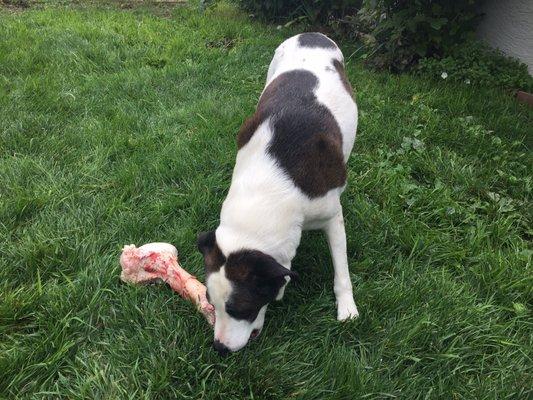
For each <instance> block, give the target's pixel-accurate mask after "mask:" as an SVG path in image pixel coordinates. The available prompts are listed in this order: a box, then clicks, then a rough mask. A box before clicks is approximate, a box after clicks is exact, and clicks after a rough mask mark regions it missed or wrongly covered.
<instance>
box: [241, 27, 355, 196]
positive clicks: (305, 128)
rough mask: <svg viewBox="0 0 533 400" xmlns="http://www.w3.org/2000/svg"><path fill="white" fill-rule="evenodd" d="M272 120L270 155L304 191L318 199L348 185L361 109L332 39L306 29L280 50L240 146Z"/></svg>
mask: <svg viewBox="0 0 533 400" xmlns="http://www.w3.org/2000/svg"><path fill="white" fill-rule="evenodd" d="M267 119H269V123H270V127H271V129H272V134H273V135H272V140H271V141H270V143H269V146H268V153H269V154H270V156H271V157H273V158H274V159H275V160H276V161H277V163H278V165H279V166H280V167H281V168H283V170H284V171H285V172H286V173H287V174H288V175H289V176H290V177H291V179H292V180H293V182H294V183H295V185H296V186H297V187H298V188H299V189H300V190H301V191H302V192H304V193H305V194H306V195H307V196H308V197H310V198H316V197H320V196H323V195H325V194H326V193H327V192H328V191H329V190H331V189H333V188H336V187H342V186H343V185H344V183H345V181H346V167H345V162H346V161H347V159H348V156H349V154H350V151H351V148H352V146H353V142H354V139H355V131H356V125H357V109H356V107H355V103H354V101H353V99H352V88H351V86H350V84H349V83H348V81H347V79H346V76H345V74H344V66H343V56H342V53H341V51H340V49H339V48H338V47H337V45H336V44H335V43H334V42H333V41H332V40H330V39H329V38H327V37H326V36H324V35H322V34H320V33H304V34H300V35H297V36H294V37H292V38H290V39H287V40H286V41H285V42H283V43H282V44H281V45H280V46H279V47H278V48H277V49H276V52H275V55H274V58H273V59H272V62H271V64H270V67H269V71H268V76H267V84H266V86H265V89H264V91H263V93H262V95H261V98H260V100H259V103H258V106H257V111H256V113H255V114H254V115H253V116H252V117H251V118H249V119H248V120H247V121H246V122H245V123H244V125H243V126H242V127H241V130H240V132H239V135H238V140H237V143H238V146H239V149H241V148H242V147H243V146H245V145H246V144H247V143H248V141H249V140H250V139H251V137H252V136H253V135H254V133H255V132H256V130H257V128H258V127H259V125H260V124H261V123H262V122H264V121H266V120H267Z"/></svg>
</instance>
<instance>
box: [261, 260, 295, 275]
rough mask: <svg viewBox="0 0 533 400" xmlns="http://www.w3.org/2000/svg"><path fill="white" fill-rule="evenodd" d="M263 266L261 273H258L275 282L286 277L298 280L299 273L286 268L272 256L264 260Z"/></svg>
mask: <svg viewBox="0 0 533 400" xmlns="http://www.w3.org/2000/svg"><path fill="white" fill-rule="evenodd" d="M262 264H263V265H262V268H261V270H260V271H258V273H259V274H260V275H261V276H262V277H264V278H266V279H272V280H274V279H279V278H285V277H286V276H288V277H290V278H291V279H297V278H298V273H297V272H295V271H291V270H290V269H288V268H285V267H284V266H283V265H281V264H280V263H278V262H277V261H276V260H274V258H272V257H270V256H266V258H264V259H263V261H262Z"/></svg>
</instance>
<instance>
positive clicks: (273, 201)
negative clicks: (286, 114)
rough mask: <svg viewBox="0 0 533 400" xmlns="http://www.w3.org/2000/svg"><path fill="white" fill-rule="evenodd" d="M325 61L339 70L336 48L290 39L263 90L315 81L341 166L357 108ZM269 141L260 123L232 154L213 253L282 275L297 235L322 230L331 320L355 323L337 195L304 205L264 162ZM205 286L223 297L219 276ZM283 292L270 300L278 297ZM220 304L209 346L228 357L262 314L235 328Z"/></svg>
mask: <svg viewBox="0 0 533 400" xmlns="http://www.w3.org/2000/svg"><path fill="white" fill-rule="evenodd" d="M332 58H335V59H337V60H338V61H340V62H343V56H342V53H341V51H340V50H339V49H338V48H335V49H324V48H307V47H300V46H299V45H298V37H297V36H294V37H292V38H290V39H288V40H286V41H285V42H283V43H282V44H281V45H280V46H279V47H278V48H277V49H276V52H275V55H274V58H273V59H272V62H271V64H270V67H269V70H268V76H267V84H266V86H268V84H269V83H270V82H271V81H272V80H273V79H275V78H276V77H277V76H278V75H279V74H281V73H283V72H286V71H290V70H293V69H305V70H309V71H311V72H313V73H314V74H315V75H316V76H317V78H318V79H319V85H318V87H317V89H316V90H315V95H316V97H317V99H318V101H319V102H320V103H322V104H323V105H324V106H326V107H327V108H328V109H329V110H330V111H331V113H332V114H333V116H334V117H335V119H336V120H337V123H338V125H339V127H340V130H341V133H342V136H343V153H344V159H345V160H346V161H347V160H348V157H349V155H350V152H351V150H352V146H353V143H354V140H355V134H356V128H357V107H356V105H355V103H354V101H353V99H352V98H351V96H350V95H349V94H348V93H347V91H346V89H345V87H344V86H343V84H342V81H341V79H340V78H339V75H338V73H337V72H336V70H335V69H333V68H331V60H332ZM327 67H329V68H327ZM266 86H265V87H266ZM271 139H272V131H271V128H270V124H269V121H268V120H267V121H264V122H263V123H262V124H261V125H260V126H259V128H258V129H257V130H256V132H255V133H254V135H253V136H252V137H251V139H250V140H249V142H248V143H247V144H246V145H244V146H243V147H242V148H241V149H240V150H239V152H238V153H237V160H236V164H235V169H234V171H233V177H232V181H231V187H230V189H229V192H228V196H227V198H226V200H225V201H224V204H223V206H222V211H221V215H220V226H219V227H218V228H217V230H216V239H217V243H218V246H219V247H220V249H221V251H222V253H223V254H224V255H226V256H227V255H228V254H230V253H231V252H234V251H238V250H241V249H244V248H250V249H256V250H260V251H262V252H264V253H266V254H269V255H271V256H272V257H274V258H275V259H276V260H277V261H278V262H279V263H280V264H282V265H283V266H285V267H286V268H289V269H290V267H291V260H292V259H293V257H294V256H295V254H296V249H297V247H298V245H299V243H300V238H301V234H302V230H303V229H323V230H324V231H325V232H326V233H327V236H328V242H329V245H330V249H331V254H332V259H333V265H334V269H335V277H334V290H335V296H336V299H337V317H338V319H339V320H344V319H348V318H354V317H357V315H358V312H357V308H356V306H355V302H354V299H353V294H352V284H351V281H350V276H349V271H348V260H347V255H346V236H345V231H344V220H343V216H342V207H341V203H340V195H341V193H342V192H343V190H344V187H342V188H335V189H332V190H330V191H329V192H328V193H326V194H325V195H324V196H322V197H319V198H314V199H310V198H309V197H307V196H306V195H305V194H304V193H303V192H302V191H301V190H300V189H299V188H298V187H296V186H295V185H294V183H293V182H292V180H291V179H290V178H289V177H288V176H287V174H286V173H285V172H284V171H283V170H282V169H281V168H280V167H279V166H278V165H276V162H275V161H274V159H273V158H272V157H271V156H270V155H269V154H268V152H267V147H268V144H269V142H270V140H271ZM207 285H208V289H209V292H210V293H213V294H214V293H217V297H219V295H218V293H227V291H228V290H231V289H230V283H229V281H228V280H227V279H226V277H225V274H224V268H221V270H220V271H219V272H216V273H213V274H211V275H210V277H209V279H208V282H207ZM283 289H284V288H283ZM283 289H282V291H281V293H280V296H278V297H281V296H282V295H283ZM228 296H229V294H228ZM212 297H213V296H212ZM223 297H224V296H222V297H219V298H218V299H216V300H215V301H217V302H218V303H217V304H215V308H216V309H217V315H216V325H215V339H217V340H219V341H220V342H222V343H223V344H225V345H226V346H227V347H228V348H229V349H230V350H232V351H235V350H238V349H240V348H241V347H243V346H245V345H246V343H247V342H248V338H249V336H250V333H251V331H252V330H253V329H261V328H262V325H263V321H264V314H265V311H266V306H265V307H263V309H262V310H261V313H260V315H259V316H258V318H257V319H256V321H254V322H253V323H251V324H250V323H247V322H242V321H235V320H233V319H232V318H230V317H229V316H228V315H227V314H226V313H225V312H224V311H223V310H224V304H223V303H224V301H225V300H227V298H226V299H224V298H223Z"/></svg>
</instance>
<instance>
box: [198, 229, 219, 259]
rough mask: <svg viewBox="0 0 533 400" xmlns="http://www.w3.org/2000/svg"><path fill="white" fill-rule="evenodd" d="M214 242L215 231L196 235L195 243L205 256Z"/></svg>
mask: <svg viewBox="0 0 533 400" xmlns="http://www.w3.org/2000/svg"><path fill="white" fill-rule="evenodd" d="M216 242H217V238H216V236H215V231H210V232H202V233H200V234H199V235H198V239H197V240H196V245H197V246H198V250H199V251H200V253H202V254H203V255H204V256H205V255H206V254H207V253H209V252H210V251H211V250H212V249H213V248H214V247H215V245H216Z"/></svg>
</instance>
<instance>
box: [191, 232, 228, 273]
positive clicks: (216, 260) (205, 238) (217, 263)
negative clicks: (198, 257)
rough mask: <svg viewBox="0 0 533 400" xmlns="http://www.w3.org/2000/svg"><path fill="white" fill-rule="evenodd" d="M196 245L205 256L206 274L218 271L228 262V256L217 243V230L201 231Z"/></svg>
mask: <svg viewBox="0 0 533 400" xmlns="http://www.w3.org/2000/svg"><path fill="white" fill-rule="evenodd" d="M196 245H197V246H198V250H199V251H200V253H202V254H203V256H204V263H205V268H206V274H208V273H210V272H214V271H217V270H218V269H220V267H221V266H222V265H223V264H224V263H225V262H226V257H224V254H222V251H220V248H219V247H218V245H217V237H216V235H215V231H211V232H203V233H200V235H198V240H197V241H196Z"/></svg>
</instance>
